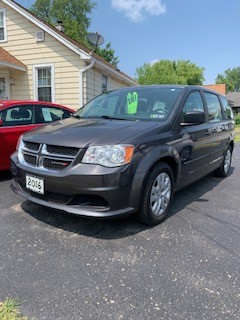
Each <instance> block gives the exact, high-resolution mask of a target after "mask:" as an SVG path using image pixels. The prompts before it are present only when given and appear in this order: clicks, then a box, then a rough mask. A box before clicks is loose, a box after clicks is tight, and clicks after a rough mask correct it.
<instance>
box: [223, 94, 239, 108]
mask: <svg viewBox="0 0 240 320" xmlns="http://www.w3.org/2000/svg"><path fill="white" fill-rule="evenodd" d="M226 98H227V99H228V102H229V104H230V106H231V107H232V109H233V111H234V112H235V113H240V92H229V93H228V94H227V95H226Z"/></svg>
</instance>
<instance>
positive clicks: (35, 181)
mask: <svg viewBox="0 0 240 320" xmlns="http://www.w3.org/2000/svg"><path fill="white" fill-rule="evenodd" d="M26 188H27V189H29V190H31V191H33V192H36V193H38V194H44V179H42V178H39V177H34V176H31V175H29V174H26Z"/></svg>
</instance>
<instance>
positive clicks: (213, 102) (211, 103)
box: [204, 92, 222, 122]
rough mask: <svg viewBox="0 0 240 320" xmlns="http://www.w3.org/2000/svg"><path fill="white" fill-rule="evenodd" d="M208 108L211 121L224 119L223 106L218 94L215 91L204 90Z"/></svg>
mask: <svg viewBox="0 0 240 320" xmlns="http://www.w3.org/2000/svg"><path fill="white" fill-rule="evenodd" d="M204 95H205V98H206V103H207V108H208V116H209V122H218V121H221V120H222V108H221V105H220V102H219V99H218V96H217V95H216V94H213V93H207V92H204Z"/></svg>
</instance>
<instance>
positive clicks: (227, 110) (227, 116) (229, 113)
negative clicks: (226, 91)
mask: <svg viewBox="0 0 240 320" xmlns="http://www.w3.org/2000/svg"><path fill="white" fill-rule="evenodd" d="M220 100H221V103H222V106H223V113H224V118H225V119H229V120H232V119H233V112H232V108H231V107H230V106H229V103H228V101H227V99H226V98H224V97H220Z"/></svg>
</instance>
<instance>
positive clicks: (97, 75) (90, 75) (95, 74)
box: [83, 68, 129, 104]
mask: <svg viewBox="0 0 240 320" xmlns="http://www.w3.org/2000/svg"><path fill="white" fill-rule="evenodd" d="M102 75H106V76H107V79H108V85H107V90H108V91H110V90H116V89H119V88H122V87H126V86H129V85H128V84H127V83H125V82H123V81H121V82H120V81H119V80H118V79H115V78H113V77H111V76H109V74H106V73H104V72H102V70H100V69H97V68H92V69H90V70H88V71H87V72H86V75H85V77H84V85H83V86H84V91H85V92H86V95H85V99H84V104H85V103H87V102H89V101H90V100H92V99H93V98H94V97H96V96H97V95H99V94H101V93H102Z"/></svg>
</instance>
